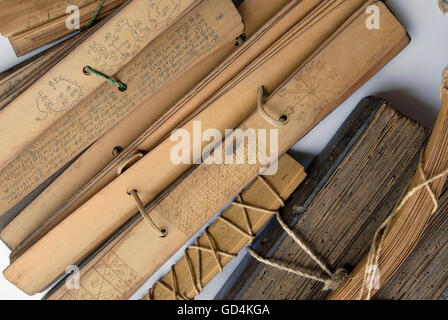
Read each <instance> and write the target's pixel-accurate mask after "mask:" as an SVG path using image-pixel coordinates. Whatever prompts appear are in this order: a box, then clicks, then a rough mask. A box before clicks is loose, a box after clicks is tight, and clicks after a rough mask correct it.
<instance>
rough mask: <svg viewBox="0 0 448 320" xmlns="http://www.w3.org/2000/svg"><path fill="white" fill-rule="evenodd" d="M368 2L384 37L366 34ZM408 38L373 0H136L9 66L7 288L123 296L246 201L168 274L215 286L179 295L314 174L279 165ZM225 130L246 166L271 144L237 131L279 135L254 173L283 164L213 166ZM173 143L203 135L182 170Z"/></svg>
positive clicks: (4, 202) (4, 142) (0, 192)
mask: <svg viewBox="0 0 448 320" xmlns="http://www.w3.org/2000/svg"><path fill="white" fill-rule="evenodd" d="M87 2H88V1H87ZM110 2H114V1H110ZM115 2H117V1H115ZM371 5H374V6H376V7H377V8H378V12H379V14H380V15H381V28H380V29H374V28H372V29H371V28H368V27H366V19H367V18H368V17H369V16H368V13H366V11H368V10H366V9H367V8H368V6H371ZM260 8H262V10H260ZM408 42H409V38H408V36H407V34H406V31H405V30H404V28H403V27H402V26H401V24H400V23H399V22H398V21H397V19H396V18H395V17H394V16H393V14H392V13H391V12H390V11H389V10H388V8H387V7H386V6H385V5H384V4H383V3H382V2H376V1H367V0H321V1H316V0H302V1H299V0H291V1H287V0H284V1H269V0H244V1H242V2H241V1H240V3H239V4H238V7H236V6H235V4H234V3H233V2H232V1H231V0H224V1H219V2H217V1H214V0H202V1H199V0H188V1H187V0H185V1H180V0H158V1H155V0H134V1H131V2H129V3H127V4H126V5H124V6H123V7H122V8H120V10H118V11H117V12H116V13H115V14H114V15H113V16H109V17H107V18H105V19H103V20H102V21H101V22H100V23H98V24H96V25H95V26H94V27H92V28H90V29H87V30H84V31H82V32H81V33H80V34H78V35H77V36H75V37H73V38H71V39H69V40H66V42H63V43H61V44H59V45H57V46H55V47H53V48H51V49H49V51H47V52H44V53H43V54H41V55H40V56H38V57H36V58H35V59H33V60H30V61H28V62H26V63H25V64H23V65H20V66H18V67H16V68H15V69H13V70H10V71H7V73H5V74H4V76H2V77H1V78H0V81H1V82H0V85H1V86H2V91H1V92H0V93H1V94H2V96H1V99H2V100H1V101H2V103H3V102H4V103H3V109H2V110H0V130H1V134H0V145H1V146H2V153H1V154H0V213H2V214H4V213H6V212H10V213H11V212H17V213H18V214H17V216H16V217H15V218H14V219H12V221H11V222H10V223H9V224H8V225H7V226H6V227H5V228H4V229H3V231H2V232H1V238H2V240H3V241H4V242H5V243H6V244H7V245H8V246H9V247H10V248H11V249H12V253H11V256H10V258H11V264H10V266H9V267H8V268H7V269H6V270H5V271H4V273H3V274H4V276H5V278H7V279H8V280H9V281H10V282H12V283H13V284H14V285H16V286H17V287H18V288H20V289H21V290H23V291H24V292H26V293H27V294H35V293H37V292H41V291H43V290H45V289H46V288H48V287H49V286H50V285H52V284H53V283H54V282H55V281H56V280H57V279H59V278H60V277H61V276H62V275H63V274H64V273H65V271H66V268H67V266H70V265H78V266H79V267H80V284H81V286H80V288H79V289H73V290H69V289H68V288H67V287H66V286H62V285H58V286H56V287H55V288H54V290H53V291H52V293H51V294H50V298H52V299H67V298H75V299H100V298H109V299H126V298H129V297H130V296H131V295H132V294H133V293H134V292H135V291H136V290H137V289H138V288H139V287H140V286H141V285H142V284H143V283H144V282H145V281H146V280H147V279H148V278H149V277H150V276H151V275H153V273H154V272H155V271H156V270H157V269H158V268H159V267H160V266H161V265H162V264H163V263H165V262H166V261H167V260H168V259H169V258H170V257H171V256H172V255H173V254H174V253H175V252H176V251H177V250H178V249H179V248H180V247H182V246H183V245H184V244H185V243H186V242H187V241H188V239H190V238H191V237H192V236H193V235H194V234H195V233H196V232H197V231H198V230H199V229H201V228H202V227H203V226H204V225H206V224H207V223H208V222H209V220H210V219H211V218H212V217H213V216H214V215H215V214H216V213H217V212H219V211H220V210H221V209H223V208H224V207H225V206H226V204H228V203H229V202H231V201H232V200H234V198H235V197H237V195H238V194H239V193H240V192H242V191H243V190H244V191H243V192H242V193H241V195H239V196H238V197H237V198H236V199H237V200H235V201H234V202H233V204H232V206H234V208H233V207H231V208H228V209H227V210H226V211H225V212H224V213H223V215H222V216H221V218H220V220H219V221H217V222H215V224H213V225H212V226H211V227H210V228H209V231H207V232H206V234H205V236H202V237H201V238H199V239H198V241H197V243H196V245H193V246H191V247H190V249H189V250H190V251H191V250H192V252H190V255H191V259H190V258H187V259H184V260H182V261H183V262H179V265H176V267H174V268H173V271H172V277H174V274H175V273H176V272H177V274H179V275H180V276H182V277H187V275H189V276H191V275H192V274H191V271H194V270H196V271H197V268H198V263H197V259H199V260H201V261H202V262H199V265H201V266H202V267H200V269H201V270H202V271H201V273H203V276H204V277H203V278H200V279H199V281H192V282H188V283H187V282H182V283H183V284H182V285H181V287H179V288H178V291H177V292H175V295H174V296H175V298H192V297H193V296H194V295H195V294H197V293H198V289H199V288H200V287H202V284H204V285H205V283H207V282H208V281H209V280H210V279H211V278H212V277H213V276H214V275H215V274H216V273H217V272H218V271H219V270H221V269H222V267H223V266H224V265H225V264H226V263H227V262H228V261H229V260H230V258H231V257H233V256H235V254H237V253H238V250H240V249H241V248H242V246H243V245H244V244H245V243H247V242H248V241H249V240H251V239H253V238H254V236H255V232H257V231H258V230H259V229H260V228H261V227H262V225H263V224H264V223H265V222H266V221H267V220H268V218H269V216H270V215H271V214H272V213H273V212H274V211H275V210H277V209H278V208H279V207H280V206H281V205H282V202H283V201H284V200H286V199H287V198H288V197H289V195H290V194H292V192H293V191H294V189H295V188H296V187H297V186H298V185H299V184H300V183H301V182H302V180H303V179H304V176H305V175H304V172H303V168H302V167H301V166H300V164H298V163H297V162H295V161H294V160H293V159H291V158H290V157H288V156H286V155H285V156H282V155H283V154H284V153H285V152H286V151H287V150H288V149H289V148H290V147H291V146H292V145H293V144H294V143H295V142H296V141H298V140H299V139H301V138H302V137H303V136H304V135H305V134H306V133H307V132H309V131H310V130H311V129H312V128H313V127H314V126H315V125H316V124H317V123H318V122H320V121H321V120H322V119H323V118H324V117H325V116H326V115H328V114H329V113H330V112H331V111H333V110H334V109H335V108H336V107H337V106H338V105H339V104H340V103H342V102H343V101H344V100H345V99H346V98H347V97H348V96H350V95H351V94H352V93H353V92H354V91H355V90H357V89H358V88H359V87H360V86H361V85H362V84H363V83H364V82H366V81H367V80H368V79H369V78H370V77H371V76H373V75H374V74H375V73H376V72H377V71H378V70H380V69H381V68H382V67H383V66H384V65H385V64H386V63H387V62H388V61H390V60H391V59H392V58H394V57H395V56H396V55H397V54H398V53H399V52H400V51H401V50H402V49H403V48H404V47H405V46H406V45H407V44H408ZM260 88H264V91H263V90H261V89H260ZM263 93H266V97H264V96H263ZM257 106H258V108H257ZM198 123H199V124H200V126H199V128H198ZM207 129H211V130H213V132H214V136H207V135H206V134H205V133H206V130H207ZM228 129H241V130H235V131H234V132H235V133H237V132H239V133H242V135H243V137H242V140H241V141H243V143H240V144H236V145H234V148H231V149H228V148H225V152H224V153H226V156H228V157H230V158H234V156H235V155H242V158H243V159H249V158H250V153H251V152H253V150H254V146H256V145H259V146H260V145H262V143H261V142H260V141H259V139H257V138H252V137H250V136H249V137H248V139H244V132H247V131H248V130H252V131H253V132H266V130H270V132H274V131H275V132H276V135H271V138H270V139H271V140H272V139H277V138H278V141H274V140H272V141H270V143H267V144H265V145H264V147H265V149H266V150H265V152H266V154H278V156H279V157H280V158H279V160H278V164H277V165H278V172H277V173H276V174H274V175H272V176H267V177H264V178H257V176H258V175H259V174H260V173H261V172H263V170H265V169H266V167H267V166H268V165H270V164H272V163H273V162H272V161H269V162H265V161H261V160H260V159H258V158H257V160H256V161H255V162H252V161H243V162H242V163H238V164H232V163H227V162H226V163H225V164H220V163H219V161H215V160H216V157H217V156H218V155H219V152H217V151H218V150H220V149H223V147H224V146H227V143H230V141H233V140H234V139H238V138H239V137H238V134H236V136H235V135H228V134H227V130H228ZM171 132H181V133H183V134H185V135H188V136H191V137H194V136H199V137H202V139H199V140H200V141H199V142H198V143H196V141H194V142H193V143H191V144H190V143H188V144H187V148H186V149H185V150H183V151H184V152H183V155H182V161H173V157H172V155H173V150H177V149H176V148H178V141H176V140H175V139H172V138H173V136H170V133H171ZM207 132H209V131H207ZM218 137H220V138H218ZM222 137H225V138H224V139H222ZM240 138H241V137H240ZM274 142H276V143H274ZM274 146H275V150H274ZM255 149H256V147H255ZM212 150H213V151H212ZM201 160H203V162H202V163H201ZM274 160H275V159H274ZM274 162H275V161H274ZM249 185H250V187H248V186H249ZM36 190H37V191H36ZM30 194H33V196H32V197H31V196H30ZM30 200H32V201H30ZM260 212H261V213H260ZM246 227H247V228H246ZM225 228H231V229H232V230H239V231H237V233H235V235H234V236H233V237H230V236H228V234H229V232H228V230H227V231H226V229H225ZM224 235H226V236H224ZM221 238H226V239H224V240H223V239H221ZM216 244H218V247H217V246H216ZM201 252H203V253H202V254H200V253H201ZM204 252H208V253H207V254H206V253H204ZM201 256H203V257H202V258H201ZM208 259H210V260H208ZM192 260H194V263H190V262H191V261H192ZM213 263H215V264H213ZM216 263H217V264H216ZM190 267H191V268H190ZM175 269H178V270H175ZM98 283H103V284H104V285H101V286H97V285H96V284H98ZM166 283H167V282H166V281H164V282H163V281H161V282H159V285H158V287H159V289H160V288H162V291H160V290H159V289H157V288H154V290H153V292H152V293H151V294H150V295H149V296H148V297H155V298H157V297H159V298H163V297H164V294H165V293H164V292H163V290H166V289H167V286H168V287H170V286H171V287H174V284H170V285H167V284H166ZM179 283H180V282H179ZM99 288H101V290H99ZM163 288H165V289H163ZM171 289H172V288H171ZM158 290H159V291H158ZM169 292H172V291H169ZM170 297H171V296H170Z"/></svg>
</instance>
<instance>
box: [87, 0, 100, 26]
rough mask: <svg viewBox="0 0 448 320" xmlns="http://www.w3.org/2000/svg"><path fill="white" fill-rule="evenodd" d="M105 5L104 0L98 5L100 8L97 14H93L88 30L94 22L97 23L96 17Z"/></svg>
mask: <svg viewBox="0 0 448 320" xmlns="http://www.w3.org/2000/svg"><path fill="white" fill-rule="evenodd" d="M103 4H104V0H101V1H100V3H99V4H98V8H96V10H95V13H94V14H93V16H92V18H90V21H89V23H88V24H87V26H86V28H90V27H91V26H92V24H93V22H95V19H96V17H98V14H99V13H100V11H101V8H102V7H103Z"/></svg>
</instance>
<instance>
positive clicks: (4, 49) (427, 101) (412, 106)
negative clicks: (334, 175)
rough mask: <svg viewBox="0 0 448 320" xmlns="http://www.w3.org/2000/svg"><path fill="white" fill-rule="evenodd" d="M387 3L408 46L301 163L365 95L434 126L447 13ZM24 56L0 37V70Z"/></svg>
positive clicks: (425, 0)
mask: <svg viewBox="0 0 448 320" xmlns="http://www.w3.org/2000/svg"><path fill="white" fill-rule="evenodd" d="M273 1H275V0H273ZM386 3H387V5H388V6H389V7H390V8H391V9H392V11H393V12H394V13H395V14H396V16H397V17H398V18H399V20H400V21H401V23H402V24H403V25H404V26H405V27H406V29H407V30H408V33H409V34H410V36H411V39H412V40H411V44H410V45H409V46H408V47H407V48H406V49H405V50H404V51H403V52H401V53H400V54H399V56H398V57H396V58H395V59H394V60H393V61H392V62H390V63H389V64H388V65H387V66H386V67H385V68H384V69H382V70H381V71H380V72H379V73H378V74H377V75H376V76H375V77H373V78H372V79H371V80H370V81H369V82H368V83H366V84H365V85H364V86H363V87H362V88H361V89H360V90H358V91H357V92H356V93H355V94H354V95H353V96H352V97H351V98H350V99H348V100H347V101H346V102H345V103H343V104H342V105H341V106H340V107H339V108H338V109H337V110H336V111H334V112H333V113H332V114H331V115H330V116H328V117H327V118H326V119H325V120H324V121H322V122H321V123H320V124H319V125H318V126H317V127H316V128H315V129H314V130H313V131H312V132H311V133H310V134H308V135H307V136H306V137H305V138H304V139H302V140H301V141H300V142H299V143H298V144H297V145H296V146H294V148H293V149H294V150H295V151H297V152H298V153H300V154H301V155H302V156H301V158H302V160H303V164H304V165H307V164H308V163H309V162H310V160H311V159H312V157H313V156H314V155H316V154H318V153H319V152H320V151H321V150H322V149H323V148H324V147H325V145H326V144H327V142H328V141H329V139H330V138H331V137H332V135H333V134H334V133H335V131H336V130H337V128H338V127H339V126H340V125H341V124H342V122H343V121H344V119H345V118H346V117H347V116H348V115H349V114H350V112H351V111H352V110H353V108H354V107H355V106H356V105H357V103H358V102H359V101H360V100H361V99H362V98H363V97H366V96H370V95H378V96H381V97H383V98H386V99H388V100H389V101H391V102H392V103H393V105H394V106H395V108H397V109H398V110H399V111H401V112H402V113H403V114H405V115H407V116H409V117H411V118H413V119H416V120H418V121H420V122H421V123H422V124H423V125H424V126H426V127H429V128H431V127H432V126H433V124H434V121H435V118H436V116H437V112H438V110H439V108H440V98H439V87H440V83H441V72H442V70H443V69H444V68H445V66H447V65H448V15H447V16H444V15H443V14H442V13H441V12H440V10H439V8H438V5H437V0H387V1H386ZM40 50H42V49H40ZM40 50H37V51H36V52H33V53H31V55H32V54H35V53H37V52H39V51H40ZM29 56H30V54H28V55H26V56H24V57H21V58H20V59H18V58H16V56H15V54H14V51H13V50H12V48H11V46H10V44H9V42H8V40H7V39H6V38H4V37H1V36H0V71H4V70H6V69H8V68H9V67H11V66H13V65H15V64H17V63H19V62H20V61H22V60H24V59H26V58H27V57H29ZM182 250H183V249H182ZM9 253H10V251H9V250H8V249H7V247H6V246H5V245H4V244H3V243H0V270H4V269H5V268H6V267H7V265H8V264H9V259H8V255H9ZM243 255H244V254H243V252H242V253H240V256H239V258H237V259H234V261H232V262H231V263H230V264H229V265H227V266H226V267H225V269H224V273H222V274H220V275H218V276H217V277H216V278H215V279H214V280H213V281H212V282H211V283H210V284H209V285H208V286H207V287H206V288H205V291H204V292H203V293H202V295H201V297H200V298H203V299H204V298H205V299H210V298H213V297H214V296H215V294H216V293H217V292H218V291H219V289H220V288H221V286H222V284H223V283H224V282H225V281H226V279H227V278H228V277H229V276H230V275H232V273H233V271H234V269H235V267H236V266H237V265H238V263H239V261H240V260H241V257H242V256H243ZM181 256H182V251H179V253H178V254H177V255H176V256H175V257H173V258H172V259H171V260H170V261H168V262H167V263H166V264H165V266H163V267H162V268H161V269H160V270H159V271H158V272H157V273H156V274H155V275H154V276H153V277H152V278H151V279H150V280H149V281H148V282H147V283H146V285H145V286H144V287H143V288H142V289H141V290H139V291H138V292H137V293H136V294H135V295H134V297H133V298H139V297H141V296H142V295H143V294H144V292H145V290H147V289H148V288H150V287H151V285H152V283H154V281H155V280H157V279H159V278H161V277H162V276H163V275H164V274H166V273H167V272H168V270H169V266H170V265H171V264H173V263H175V261H176V260H177V259H179V258H180V257H181ZM41 296H42V294H39V295H35V296H33V297H29V296H27V295H26V294H24V293H22V292H21V291H20V290H18V289H17V288H15V287H14V286H13V285H11V284H10V283H9V282H8V281H7V280H6V279H4V278H3V276H1V275H0V299H39V298H40V297H41Z"/></svg>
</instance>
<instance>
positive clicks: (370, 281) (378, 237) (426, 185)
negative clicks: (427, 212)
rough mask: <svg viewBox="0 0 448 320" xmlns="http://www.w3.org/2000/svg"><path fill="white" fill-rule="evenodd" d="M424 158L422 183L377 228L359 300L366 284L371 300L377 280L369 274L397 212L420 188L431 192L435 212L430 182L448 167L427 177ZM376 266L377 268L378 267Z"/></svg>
mask: <svg viewBox="0 0 448 320" xmlns="http://www.w3.org/2000/svg"><path fill="white" fill-rule="evenodd" d="M423 162H424V160H423V156H422V155H421V156H420V161H419V164H418V170H417V171H418V173H419V174H420V177H421V179H422V181H423V182H422V183H420V184H419V185H417V186H415V187H413V188H412V189H411V190H410V191H409V192H408V193H407V194H406V195H405V196H404V197H403V199H402V200H401V202H400V204H399V205H398V206H397V207H396V208H395V209H394V210H393V211H392V213H391V214H390V215H389V216H388V217H387V218H386V220H384V222H383V223H382V224H381V226H380V227H379V228H378V229H377V231H376V232H375V235H374V237H373V240H372V244H371V246H370V250H369V253H368V255H367V263H366V270H365V272H364V279H363V282H362V284H361V290H360V292H359V297H358V299H359V300H362V299H363V297H364V291H365V289H364V286H366V287H367V295H366V300H370V299H371V297H372V289H373V285H374V281H375V277H373V276H370V277H369V275H370V274H371V273H372V270H371V268H370V266H376V267H377V268H378V266H379V257H380V254H381V249H382V246H383V242H384V238H385V237H386V235H387V233H388V231H389V227H390V225H391V222H392V220H393V219H394V217H395V216H396V215H397V213H398V212H399V211H400V210H401V209H402V208H403V207H404V206H405V204H406V203H407V202H408V201H409V199H411V198H412V197H413V196H414V195H415V194H416V193H417V192H419V191H420V190H422V189H424V190H426V191H427V193H428V194H429V196H430V198H431V201H432V202H433V209H432V212H431V214H434V213H435V212H436V211H437V209H438V207H439V204H438V201H437V197H436V194H435V193H434V191H433V190H432V189H431V187H430V184H431V183H433V182H434V181H437V180H439V179H441V178H443V177H445V176H446V175H447V174H448V169H446V170H444V171H442V172H441V173H439V174H437V175H435V176H433V177H432V178H430V179H428V178H427V177H426V174H425V172H424V169H423V168H424V163H423ZM377 268H376V269H377Z"/></svg>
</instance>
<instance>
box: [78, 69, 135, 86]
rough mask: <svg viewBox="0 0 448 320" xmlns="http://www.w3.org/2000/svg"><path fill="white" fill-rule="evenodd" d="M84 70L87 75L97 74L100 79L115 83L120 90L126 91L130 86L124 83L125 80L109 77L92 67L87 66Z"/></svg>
mask: <svg viewBox="0 0 448 320" xmlns="http://www.w3.org/2000/svg"><path fill="white" fill-rule="evenodd" d="M83 72H84V74H86V75H90V74H93V75H94V76H96V77H98V78H100V79H102V80H104V81H107V82H109V83H111V84H113V85H114V86H116V87H118V90H120V91H125V90H126V89H127V88H128V86H127V85H126V84H125V83H123V82H121V81H119V80H114V79H112V78H111V77H108V76H106V75H105V74H102V73H101V72H99V71H96V70H95V69H93V68H92V67H89V66H85V67H84V68H83Z"/></svg>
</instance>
